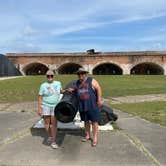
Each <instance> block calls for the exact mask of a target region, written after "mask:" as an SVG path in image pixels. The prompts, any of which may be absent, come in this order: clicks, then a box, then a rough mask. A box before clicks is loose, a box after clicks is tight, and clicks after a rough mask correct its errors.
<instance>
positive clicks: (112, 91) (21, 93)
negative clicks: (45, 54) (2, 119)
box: [0, 75, 166, 103]
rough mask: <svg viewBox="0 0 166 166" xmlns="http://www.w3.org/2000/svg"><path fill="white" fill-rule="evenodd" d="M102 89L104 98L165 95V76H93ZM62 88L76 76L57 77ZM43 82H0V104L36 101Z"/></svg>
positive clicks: (24, 79) (29, 78) (30, 79)
mask: <svg viewBox="0 0 166 166" xmlns="http://www.w3.org/2000/svg"><path fill="white" fill-rule="evenodd" d="M93 77H94V78H95V79H96V80H98V82H99V83H100V85H101V87H102V93H103V97H104V98H110V97H116V96H126V95H141V94H159V93H166V76H163V75H162V76H158V75H156V76H152V75H149V76H147V75H146V76H133V75H132V76H131V75H130V76H126V75H119V76H113V75H102V76H101V75H96V76H93ZM56 79H57V80H59V81H61V82H62V85H63V87H65V85H66V84H67V83H69V82H70V81H71V80H75V79H77V76H76V75H57V76H56ZM44 81H45V76H27V77H20V78H16V79H11V80H3V81H0V103H4V102H5V103H6V102H22V101H35V100H37V96H38V90H39V86H40V84H41V83H42V82H44Z"/></svg>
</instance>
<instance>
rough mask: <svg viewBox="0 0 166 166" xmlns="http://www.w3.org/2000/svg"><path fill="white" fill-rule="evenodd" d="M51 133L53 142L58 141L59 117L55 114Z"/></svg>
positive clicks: (52, 118) (52, 117)
mask: <svg viewBox="0 0 166 166" xmlns="http://www.w3.org/2000/svg"><path fill="white" fill-rule="evenodd" d="M51 124H52V127H51V134H52V142H56V135H57V119H56V117H55V116H51Z"/></svg>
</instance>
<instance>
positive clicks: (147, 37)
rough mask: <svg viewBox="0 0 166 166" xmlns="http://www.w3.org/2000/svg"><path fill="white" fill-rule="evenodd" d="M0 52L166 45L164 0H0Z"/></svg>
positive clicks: (161, 47) (138, 48)
mask: <svg viewBox="0 0 166 166" xmlns="http://www.w3.org/2000/svg"><path fill="white" fill-rule="evenodd" d="M0 20H1V21H0V53H1V54H5V53H9V52H16V53H19V52H85V51H86V50H88V49H91V48H93V49H95V50H96V51H102V52H112V51H113V52H114V51H147V50H150V51H152V50H166V0H0Z"/></svg>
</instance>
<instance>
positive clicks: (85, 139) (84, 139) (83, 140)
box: [81, 137, 91, 142]
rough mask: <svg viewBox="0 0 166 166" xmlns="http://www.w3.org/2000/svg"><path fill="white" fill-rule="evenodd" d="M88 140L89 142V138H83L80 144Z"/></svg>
mask: <svg viewBox="0 0 166 166" xmlns="http://www.w3.org/2000/svg"><path fill="white" fill-rule="evenodd" d="M89 140H91V138H86V137H85V138H83V139H82V140H81V141H82V142H87V141H89Z"/></svg>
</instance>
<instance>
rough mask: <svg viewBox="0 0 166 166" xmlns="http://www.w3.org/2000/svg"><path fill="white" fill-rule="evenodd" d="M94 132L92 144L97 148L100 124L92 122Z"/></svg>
mask: <svg viewBox="0 0 166 166" xmlns="http://www.w3.org/2000/svg"><path fill="white" fill-rule="evenodd" d="M92 132H93V144H92V146H96V144H97V138H98V122H92Z"/></svg>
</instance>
